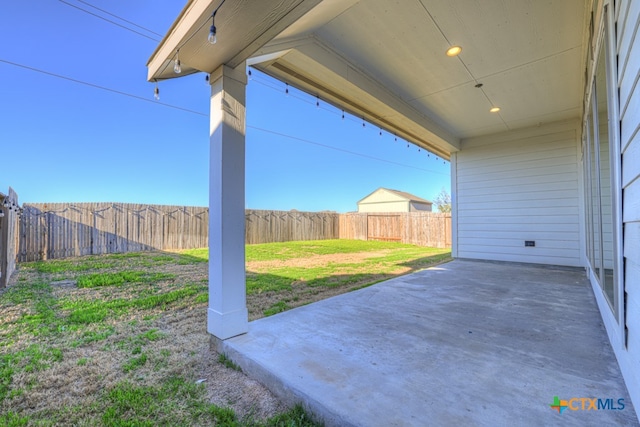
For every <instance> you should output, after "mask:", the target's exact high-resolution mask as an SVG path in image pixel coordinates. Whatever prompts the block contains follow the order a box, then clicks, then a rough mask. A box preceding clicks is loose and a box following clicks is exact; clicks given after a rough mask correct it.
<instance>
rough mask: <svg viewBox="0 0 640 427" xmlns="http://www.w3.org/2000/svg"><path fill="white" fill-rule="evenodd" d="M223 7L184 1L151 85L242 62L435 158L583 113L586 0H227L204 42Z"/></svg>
mask: <svg viewBox="0 0 640 427" xmlns="http://www.w3.org/2000/svg"><path fill="white" fill-rule="evenodd" d="M220 2H221V0H190V1H189V2H188V3H187V5H186V6H185V8H184V9H183V11H182V12H181V14H180V16H179V17H178V18H177V20H176V21H175V23H174V24H173V26H172V27H171V28H170V29H169V31H168V33H167V35H166V36H165V37H164V39H163V40H162V42H161V43H160V45H159V46H158V48H157V49H156V51H155V52H154V53H153V55H152V56H151V58H150V59H149V63H148V68H149V74H148V78H149V80H150V81H153V80H156V79H157V80H162V79H168V78H175V77H179V76H182V75H185V74H190V73H193V72H198V71H202V72H207V73H211V72H213V71H214V70H215V69H217V68H218V67H219V66H220V65H222V64H226V65H228V66H230V67H236V66H239V65H241V64H243V62H244V61H247V64H249V65H252V66H253V67H255V68H257V69H259V70H261V71H263V72H265V73H267V74H269V75H272V76H274V77H276V78H278V79H280V80H282V81H284V82H287V83H289V84H290V85H292V86H295V87H298V88H300V89H303V90H305V91H307V92H309V93H311V94H313V95H318V96H319V97H320V98H321V99H322V100H323V101H325V102H329V103H331V104H333V105H335V106H336V107H338V108H341V109H344V110H346V111H348V112H350V113H352V114H354V115H357V116H359V117H364V118H365V119H367V120H368V121H371V122H372V123H374V124H376V125H378V126H380V127H382V128H384V129H386V130H387V131H389V132H392V133H396V134H397V135H398V136H401V137H403V138H405V139H407V140H409V141H411V142H414V143H416V144H418V145H420V146H422V147H424V148H427V149H430V150H431V151H433V152H435V153H437V154H439V155H440V156H442V157H444V158H449V155H450V153H451V152H454V151H457V150H458V149H459V148H460V140H461V139H464V138H469V137H473V136H479V135H485V134H491V133H498V132H502V131H507V130H513V129H518V128H523V127H528V126H532V125H537V124H540V123H544V122H547V121H556V120H562V119H569V118H578V117H580V115H581V112H582V102H583V98H582V93H583V88H584V72H583V64H584V63H585V61H586V52H587V49H586V46H587V41H588V31H589V19H590V18H589V9H588V8H587V3H589V2H587V1H585V0H545V1H542V0H535V1H532V0H401V1H389V0H227V1H226V2H225V3H224V4H223V5H222V7H221V8H220V9H219V10H218V12H217V14H216V18H215V23H216V27H217V34H218V42H217V43H216V44H215V45H211V44H209V43H208V42H207V35H208V32H209V26H210V25H211V14H212V12H213V10H215V8H216V7H218V5H219V4H220ZM452 45H459V46H461V47H462V49H463V50H462V53H461V54H460V55H459V56H458V57H448V56H447V55H446V54H445V52H446V50H447V49H448V48H449V47H450V46H452ZM178 49H179V57H180V61H181V64H182V69H183V72H182V73H181V74H180V75H177V74H175V73H174V72H173V67H172V66H171V63H172V61H173V60H174V59H175V57H176V52H177V50H178ZM478 84H482V86H481V87H479V88H478V87H476V86H477V85H478ZM493 106H498V107H500V108H501V110H500V111H499V112H498V113H491V112H489V109H490V108H491V107H493Z"/></svg>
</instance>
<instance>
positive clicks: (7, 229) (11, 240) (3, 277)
mask: <svg viewBox="0 0 640 427" xmlns="http://www.w3.org/2000/svg"><path fill="white" fill-rule="evenodd" d="M19 212H20V205H19V204H18V195H17V194H16V192H15V191H13V188H11V187H9V191H8V193H7V194H6V195H4V194H2V193H0V288H4V287H5V286H7V283H8V282H9V278H10V277H11V274H12V273H13V271H14V270H15V268H16V246H17V238H18V234H17V233H16V228H17V224H18V216H19V215H18V213H19Z"/></svg>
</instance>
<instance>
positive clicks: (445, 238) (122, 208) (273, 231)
mask: <svg viewBox="0 0 640 427" xmlns="http://www.w3.org/2000/svg"><path fill="white" fill-rule="evenodd" d="M245 224H246V226H245V242H246V243H248V244H254V243H270V242H287V241H292V240H323V239H338V238H340V239H357V240H393V241H398V242H403V243H412V244H415V245H421V246H433V247H440V248H443V247H448V246H450V245H451V216H450V215H449V214H436V213H430V212H424V213H423V212H420V213H393V214H379V213H376V214H372V213H369V214H365V213H362V214H358V213H350V214H338V213H335V212H298V211H267V210H247V211H245ZM208 230H209V209H208V208H206V207H193V206H164V205H141V204H124V203H34V204H25V205H24V212H23V214H22V217H21V219H20V223H19V230H18V233H19V239H18V240H19V247H18V253H17V256H18V261H20V262H25V261H37V260H42V259H54V258H68V257H72V256H81V255H97V254H108V253H123V252H135V251H147V250H177V249H193V248H202V247H207V246H208V245H209V238H208V237H209V236H208Z"/></svg>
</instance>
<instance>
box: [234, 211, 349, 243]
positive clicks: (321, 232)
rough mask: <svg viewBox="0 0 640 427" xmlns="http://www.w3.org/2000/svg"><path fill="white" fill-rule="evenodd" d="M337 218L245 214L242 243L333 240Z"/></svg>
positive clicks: (292, 213)
mask: <svg viewBox="0 0 640 427" xmlns="http://www.w3.org/2000/svg"><path fill="white" fill-rule="evenodd" d="M338 215H339V214H337V213H335V212H298V211H262V210H247V211H246V212H245V219H246V222H245V237H246V238H245V242H246V243H249V244H253V243H271V242H290V241H293V240H324V239H337V238H338V236H339V234H340V230H339V228H338V227H339V225H340V221H339V220H338Z"/></svg>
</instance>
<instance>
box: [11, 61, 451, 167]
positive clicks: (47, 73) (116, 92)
mask: <svg viewBox="0 0 640 427" xmlns="http://www.w3.org/2000/svg"><path fill="white" fill-rule="evenodd" d="M0 62H2V63H5V64H9V65H13V66H16V67H20V68H23V69H27V70H30V71H34V72H37V73H41V74H45V75H48V76H51V77H55V78H59V79H63V80H67V81H71V82H74V83H78V84H82V85H85V86H89V87H92V88H95V89H100V90H104V91H107V92H111V93H115V94H118V95H122V96H127V97H129V98H134V99H138V100H141V101H145V102H149V103H151V104H154V105H162V106H165V107H169V108H174V109H176V110H181V111H184V112H187V113H191V114H196V115H198V116H202V117H209V114H206V113H201V112H199V111H195V110H190V109H188V108H183V107H178V106H176V105H171V104H166V103H163V102H157V101H153V100H150V99H147V98H144V97H141V96H138V95H133V94H130V93H127V92H122V91H119V90H115V89H111V88H108V87H104V86H100V85H97V84H94V83H89V82H85V81H82V80H78V79H74V78H71V77H66V76H63V75H60V74H56V73H52V72H49V71H44V70H41V69H39V68H35V67H30V66H27V65H23V64H18V63H16V62H12V61H7V60H5V59H1V58H0ZM247 128H250V129H255V130H257V131H261V132H265V133H271V134H273V135H278V136H281V137H285V138H289V139H294V140H297V141H300V142H304V143H307V144H312V145H315V146H319V147H324V148H327V149H331V150H334V151H340V152H344V153H347V154H351V155H355V156H359V157H363V158H367V159H371V160H376V161H380V162H384V163H389V164H393V165H396V166H402V167H407V168H412V169H416V170H420V171H423V172H431V173H437V174H441V175H445V176H449V174H445V173H442V172H437V171H433V170H429V169H424V168H419V167H417V166H411V165H406V164H403V163H399V162H394V161H391V160H386V159H381V158H378V157H375V156H370V155H367V154H363V153H358V152H355V151H350V150H345V149H343V148H339V147H334V146H331V145H326V144H322V143H319V142H314V141H310V140H307V139H303V138H299V137H296V136H293V135H287V134H285V133H281V132H276V131H272V130H268V129H264V128H260V127H256V126H251V125H247Z"/></svg>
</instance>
